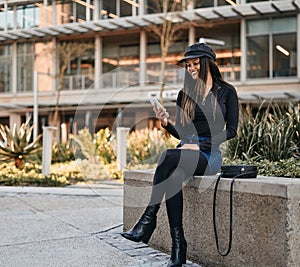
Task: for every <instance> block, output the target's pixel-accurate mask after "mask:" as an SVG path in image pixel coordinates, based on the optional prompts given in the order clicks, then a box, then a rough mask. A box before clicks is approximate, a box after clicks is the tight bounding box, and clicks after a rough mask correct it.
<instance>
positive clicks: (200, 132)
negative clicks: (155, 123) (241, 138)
mask: <svg viewBox="0 0 300 267" xmlns="http://www.w3.org/2000/svg"><path fill="white" fill-rule="evenodd" d="M214 94H215V95H216V96H217V105H216V113H215V119H214V116H213V99H212V98H213V97H214ZM182 95H183V91H182V90H180V91H179V93H178V97H177V101H176V118H175V125H173V124H172V123H170V122H168V124H167V126H165V127H164V128H165V129H166V130H167V131H168V132H169V133H170V134H171V135H173V136H174V137H175V138H177V139H180V140H184V141H185V140H189V139H190V138H191V136H192V137H196V138H197V139H198V136H199V137H204V138H205V139H206V140H205V141H200V142H199V146H200V150H202V151H205V150H211V149H212V148H213V147H218V146H219V145H220V144H221V143H223V142H225V141H227V140H229V139H231V138H233V137H235V136H236V132H237V127H238V120H239V106H238V97H237V93H236V90H235V88H234V87H233V86H231V85H229V84H225V83H222V84H221V85H219V86H214V87H213V88H212V89H211V91H210V92H209V94H208V95H207V97H206V100H205V103H203V104H202V103H197V104H196V109H195V118H194V120H193V121H192V122H191V123H190V124H186V125H182V123H181V122H180V109H181V108H180V107H181V100H182ZM194 139H195V138H194ZM190 140H191V139H190ZM197 142H198V140H197Z"/></svg>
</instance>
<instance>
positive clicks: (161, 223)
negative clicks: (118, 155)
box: [124, 170, 300, 267]
mask: <svg viewBox="0 0 300 267" xmlns="http://www.w3.org/2000/svg"><path fill="white" fill-rule="evenodd" d="M153 174H154V170H146V171H126V172H125V173H124V230H125V231H126V230H128V229H130V228H131V227H132V226H133V225H134V224H135V222H136V221H137V220H138V219H139V217H140V215H141V214H142V212H143V211H144V209H145V207H146V205H147V204H148V200H149V196H150V192H151V184H152V179H153ZM216 178H217V176H203V177H198V176H197V177H194V178H193V179H192V180H190V181H189V182H188V184H187V185H186V186H185V187H184V222H183V223H184V230H185V236H186V239H187V242H188V254H187V257H188V259H189V260H192V261H193V262H196V263H198V264H199V265H202V266H213V267H217V266H228V267H235V266H238V267H241V266H247V267H249V266H251V267H252V266H255V267H260V266H261V267H268V266H270V267H276V266H278V267H283V266H290V267H291V266H293V267H299V266H300V179H295V178H276V177H262V176H259V177H257V178H256V179H239V180H236V181H235V184H234V193H233V240H232V248H231V252H230V253H229V255H228V256H226V257H223V256H220V255H219V254H218V252H217V249H216V243H215V237H214V230H213V219H212V207H213V193H214V186H215V183H216ZM230 183H231V179H226V178H222V180H221V182H220V184H219V188H218V197H217V204H216V215H217V228H218V234H219V245H220V249H221V251H223V252H224V251H225V250H226V249H227V246H228V235H229V234H228V231H229V192H230ZM149 245H150V246H152V247H154V248H156V249H159V250H161V251H164V252H167V253H170V249H171V239H170V234H169V226H168V219H167V215H166V210H165V205H164V203H163V205H162V206H161V209H160V211H159V214H158V224H157V229H156V231H155V232H154V234H153V236H152V238H151V240H150V242H149Z"/></svg>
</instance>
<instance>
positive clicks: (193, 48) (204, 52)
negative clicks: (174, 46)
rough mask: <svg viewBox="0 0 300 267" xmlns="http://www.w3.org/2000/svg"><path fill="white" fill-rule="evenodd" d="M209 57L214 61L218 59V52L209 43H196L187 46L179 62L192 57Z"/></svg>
mask: <svg viewBox="0 0 300 267" xmlns="http://www.w3.org/2000/svg"><path fill="white" fill-rule="evenodd" d="M198 57H199V58H200V57H208V58H210V59H212V60H213V61H216V54H215V52H214V50H213V49H212V48H211V47H210V46H209V45H207V44H204V43H196V44H192V45H190V46H188V47H187V49H186V50H185V52H184V58H182V59H181V60H179V63H181V62H184V61H186V60H187V59H191V58H198Z"/></svg>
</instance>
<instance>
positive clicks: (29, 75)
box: [17, 43, 34, 92]
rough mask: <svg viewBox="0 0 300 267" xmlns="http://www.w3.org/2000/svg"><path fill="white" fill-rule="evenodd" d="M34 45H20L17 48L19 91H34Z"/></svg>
mask: <svg viewBox="0 0 300 267" xmlns="http://www.w3.org/2000/svg"><path fill="white" fill-rule="evenodd" d="M33 66H34V45H33V43H24V44H18V46H17V91H18V92H28V91H32V90H33Z"/></svg>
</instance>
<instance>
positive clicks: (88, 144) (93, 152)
mask: <svg viewBox="0 0 300 267" xmlns="http://www.w3.org/2000/svg"><path fill="white" fill-rule="evenodd" d="M70 137H71V139H72V140H73V142H72V149H73V151H75V158H82V156H83V157H84V158H86V159H88V160H89V161H92V162H96V161H97V149H96V146H95V140H94V137H93V136H92V135H91V133H90V131H89V129H88V128H84V129H82V130H80V131H79V132H78V135H71V136H70Z"/></svg>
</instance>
